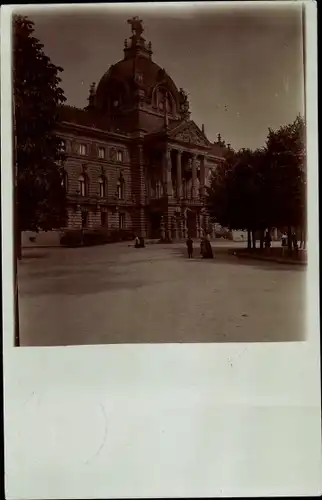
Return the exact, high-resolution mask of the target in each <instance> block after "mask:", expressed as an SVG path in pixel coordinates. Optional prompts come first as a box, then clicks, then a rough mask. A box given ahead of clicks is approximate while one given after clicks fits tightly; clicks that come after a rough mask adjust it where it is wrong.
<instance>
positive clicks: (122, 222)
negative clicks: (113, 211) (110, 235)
mask: <svg viewBox="0 0 322 500" xmlns="http://www.w3.org/2000/svg"><path fill="white" fill-rule="evenodd" d="M124 228H125V214H119V229H124Z"/></svg>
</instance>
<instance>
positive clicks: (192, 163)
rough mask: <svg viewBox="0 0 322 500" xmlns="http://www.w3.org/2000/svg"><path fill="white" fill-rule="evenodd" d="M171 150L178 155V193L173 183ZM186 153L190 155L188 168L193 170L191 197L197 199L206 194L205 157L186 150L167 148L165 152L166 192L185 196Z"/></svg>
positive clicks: (179, 196) (170, 194) (164, 173)
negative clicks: (198, 161) (184, 171)
mask: <svg viewBox="0 0 322 500" xmlns="http://www.w3.org/2000/svg"><path fill="white" fill-rule="evenodd" d="M171 151H175V155H176V193H174V189H173V183H172V160H171ZM184 153H186V155H187V157H188V155H189V157H188V164H189V166H188V169H189V171H191V181H192V189H191V199H192V200H197V199H198V198H199V196H201V197H202V196H204V194H205V157H204V156H203V155H198V154H194V153H190V152H184V151H182V150H178V149H173V150H172V149H171V148H167V149H166V150H165V151H164V153H163V185H164V187H165V194H167V195H168V196H170V197H173V196H176V197H177V198H179V199H181V198H184V194H185V193H183V176H182V174H183V168H184V167H185V165H184V164H183V154H184ZM198 158H199V159H200V177H199V187H200V189H199V192H198V169H197V159H198Z"/></svg>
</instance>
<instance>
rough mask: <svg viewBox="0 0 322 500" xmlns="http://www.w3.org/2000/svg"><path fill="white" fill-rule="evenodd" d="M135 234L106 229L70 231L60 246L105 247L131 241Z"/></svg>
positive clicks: (64, 233)
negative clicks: (109, 244)
mask: <svg viewBox="0 0 322 500" xmlns="http://www.w3.org/2000/svg"><path fill="white" fill-rule="evenodd" d="M133 239H134V234H133V233H132V232H131V231H128V230H126V229H119V230H114V231H110V230H108V229H105V228H95V229H83V230H82V229H68V230H66V231H64V232H63V233H62V235H61V238H60V244H61V245H63V246H67V247H77V246H81V245H84V246H93V245H104V244H106V243H116V242H118V241H131V240H133Z"/></svg>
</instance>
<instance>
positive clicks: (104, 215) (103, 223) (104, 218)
mask: <svg viewBox="0 0 322 500" xmlns="http://www.w3.org/2000/svg"><path fill="white" fill-rule="evenodd" d="M101 226H102V227H106V226H107V212H101Z"/></svg>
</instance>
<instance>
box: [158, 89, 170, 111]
mask: <svg viewBox="0 0 322 500" xmlns="http://www.w3.org/2000/svg"><path fill="white" fill-rule="evenodd" d="M154 105H155V106H156V107H157V108H158V109H159V111H164V109H165V106H166V109H167V111H168V113H170V114H171V113H172V112H173V105H172V96H171V94H170V93H169V92H168V91H167V90H166V89H163V88H159V89H157V91H156V92H155V97H154Z"/></svg>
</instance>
